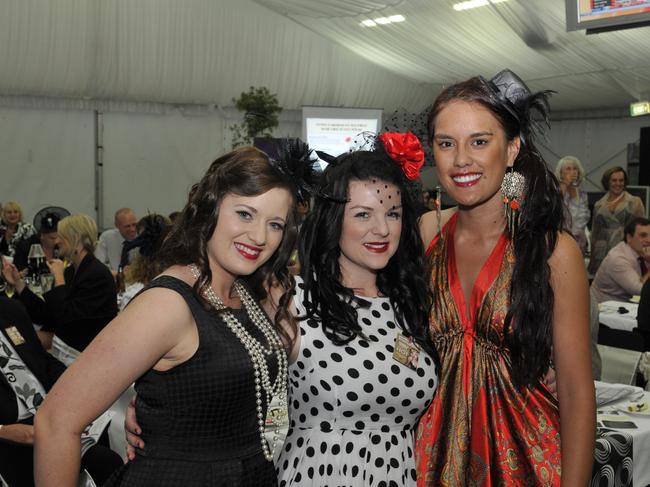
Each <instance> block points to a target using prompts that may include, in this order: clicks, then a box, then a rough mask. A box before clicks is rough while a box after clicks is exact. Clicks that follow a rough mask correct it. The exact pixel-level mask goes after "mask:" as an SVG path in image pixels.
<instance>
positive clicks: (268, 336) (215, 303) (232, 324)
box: [188, 264, 288, 462]
mask: <svg viewBox="0 0 650 487" xmlns="http://www.w3.org/2000/svg"><path fill="white" fill-rule="evenodd" d="M188 267H189V269H190V272H191V273H192V276H193V277H194V278H196V279H199V278H200V277H201V272H200V271H199V268H198V267H197V266H196V265H195V264H190V265H189V266H188ZM233 287H234V289H235V292H236V293H237V295H238V296H239V298H240V299H241V303H242V307H243V308H244V309H245V310H246V314H248V317H249V318H250V320H251V321H252V322H253V324H254V325H255V326H256V327H257V328H258V329H259V330H260V331H261V332H262V334H263V335H264V338H265V342H266V343H267V346H264V345H263V344H262V343H260V342H259V341H258V340H257V339H256V338H254V337H253V336H251V334H250V333H249V332H248V331H247V330H246V328H245V327H244V325H242V324H241V322H240V321H239V320H238V319H237V318H235V316H234V315H233V314H232V312H231V311H229V310H228V308H227V307H226V305H225V304H224V303H223V301H222V300H221V298H220V297H219V296H217V294H216V293H215V292H214V290H213V289H212V286H208V288H207V289H206V290H205V291H204V292H203V296H204V297H205V299H206V300H207V301H208V302H209V303H210V304H211V305H212V307H213V308H214V309H216V310H217V311H222V310H223V311H222V313H221V314H220V317H221V318H222V319H223V321H224V323H225V324H226V326H227V327H228V329H229V330H230V331H232V332H233V333H234V335H235V336H236V337H237V338H238V339H239V341H240V342H241V344H242V345H243V346H244V348H245V349H246V352H247V353H248V356H249V357H250V359H251V362H252V364H253V374H254V377H255V403H256V410H257V425H258V429H259V433H260V442H261V444H262V451H263V453H264V458H266V460H268V461H269V462H270V461H273V456H274V453H275V449H276V447H277V443H278V438H279V434H278V430H279V425H280V421H279V420H278V419H276V418H273V419H272V425H273V427H274V428H275V431H274V432H273V440H272V445H271V447H269V444H268V441H267V440H266V436H265V424H266V421H265V418H264V414H262V390H264V395H265V399H266V405H267V408H268V406H269V405H270V404H271V400H272V399H273V397H278V398H279V403H280V406H281V407H284V406H286V404H287V380H288V375H287V374H288V363H287V354H286V352H285V350H284V346H283V344H282V341H281V340H280V337H279V336H278V334H277V332H276V330H275V327H274V326H273V324H272V323H271V322H270V321H269V319H268V317H267V316H266V313H264V311H262V309H261V308H260V306H259V305H258V304H257V303H256V302H255V300H254V299H253V297H252V296H251V295H250V294H249V293H248V290H247V289H246V287H245V286H244V285H243V284H242V283H241V282H239V281H235V284H234V286H233ZM270 355H275V357H276V360H277V363H278V374H277V376H276V378H275V381H274V382H273V383H271V378H270V374H269V368H268V362H267V357H269V356H270ZM267 413H268V411H267Z"/></svg>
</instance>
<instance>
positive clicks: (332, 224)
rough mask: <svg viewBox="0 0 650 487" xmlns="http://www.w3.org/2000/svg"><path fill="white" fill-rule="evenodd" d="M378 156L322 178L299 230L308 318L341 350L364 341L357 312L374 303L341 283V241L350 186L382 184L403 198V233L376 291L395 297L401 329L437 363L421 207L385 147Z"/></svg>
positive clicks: (364, 155) (353, 156)
mask: <svg viewBox="0 0 650 487" xmlns="http://www.w3.org/2000/svg"><path fill="white" fill-rule="evenodd" d="M377 145H378V146H379V147H377V148H376V149H375V150H374V151H371V152H369V151H357V152H352V153H348V154H344V155H342V156H340V157H339V158H337V160H336V161H334V162H333V163H332V164H330V165H329V166H328V167H327V168H326V169H325V171H324V173H323V175H322V176H321V181H320V186H319V188H318V190H317V191H316V198H315V200H314V205H313V207H312V210H311V212H310V213H309V215H308V216H307V218H306V220H305V222H304V223H303V225H302V227H301V230H300V242H299V249H300V252H299V256H300V265H301V276H302V279H303V280H304V291H305V298H306V299H305V301H306V302H305V307H306V312H307V315H306V316H304V317H300V319H315V320H317V321H319V322H320V323H321V325H322V328H323V332H324V333H325V335H326V336H327V337H328V338H329V339H330V340H331V341H332V342H333V343H334V344H336V345H343V344H345V343H348V342H350V341H351V340H353V339H354V338H355V337H357V336H363V335H362V330H361V327H360V326H359V323H358V315H357V311H356V309H357V308H359V307H361V308H367V307H369V306H370V303H369V302H368V301H367V300H364V299H363V298H361V297H357V296H354V293H353V291H352V290H351V289H349V288H346V287H344V286H343V284H342V283H341V279H342V275H341V268H340V266H339V257H340V255H341V248H340V239H341V232H342V226H343V217H344V209H345V203H346V202H347V201H348V188H349V185H350V182H351V181H371V180H375V179H377V180H381V181H384V182H386V183H391V184H394V185H395V186H397V188H398V189H399V190H400V193H401V196H402V232H401V235H400V242H399V246H398V248H397V251H396V253H395V255H393V257H392V258H391V259H390V261H389V262H388V265H387V266H386V267H385V268H384V269H382V270H380V271H379V272H378V274H377V288H378V289H379V291H380V292H381V293H382V294H383V295H385V296H387V297H389V298H390V302H391V304H392V305H393V308H394V310H395V317H396V320H397V324H398V326H400V327H401V328H402V330H404V331H405V332H406V333H407V334H408V335H410V336H412V337H413V338H414V339H415V340H416V341H417V342H418V343H419V344H420V345H421V346H422V347H423V348H424V349H425V350H426V351H428V352H429V353H430V355H431V356H432V357H433V358H434V359H435V360H437V355H436V353H435V351H434V349H433V346H432V342H431V340H430V339H429V334H428V329H429V327H428V322H429V312H430V307H431V293H430V289H429V285H428V282H427V280H426V276H427V275H428V274H427V270H426V261H425V259H424V249H423V246H422V239H421V237H420V232H419V228H418V224H417V207H416V203H415V201H414V200H413V198H412V197H411V195H410V194H409V189H408V184H407V182H406V178H405V177H404V174H403V172H402V170H401V169H400V168H399V166H398V165H397V164H396V163H395V162H394V161H393V160H391V159H390V158H389V157H388V156H387V155H386V153H385V152H384V150H383V148H381V146H380V143H379V142H377Z"/></svg>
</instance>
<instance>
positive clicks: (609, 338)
mask: <svg viewBox="0 0 650 487" xmlns="http://www.w3.org/2000/svg"><path fill="white" fill-rule="evenodd" d="M598 343H599V344H601V345H608V346H610V347H616V348H625V349H627V350H634V351H637V352H644V351H645V340H644V337H643V335H641V334H640V333H638V332H637V331H636V329H635V330H633V331H627V330H616V329H614V328H610V327H609V326H607V325H603V324H602V323H601V324H600V327H599V329H598Z"/></svg>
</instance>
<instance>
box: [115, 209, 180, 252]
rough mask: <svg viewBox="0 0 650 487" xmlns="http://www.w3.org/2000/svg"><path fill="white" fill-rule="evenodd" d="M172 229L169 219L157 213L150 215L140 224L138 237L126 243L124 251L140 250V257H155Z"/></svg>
mask: <svg viewBox="0 0 650 487" xmlns="http://www.w3.org/2000/svg"><path fill="white" fill-rule="evenodd" d="M170 228H171V223H170V221H169V219H168V218H167V217H165V216H163V215H158V214H156V213H152V214H149V215H147V216H145V217H144V218H142V219H141V220H140V221H139V222H138V236H137V237H136V238H135V239H133V240H131V241H129V242H124V248H123V250H124V252H128V251H129V250H131V249H134V248H139V253H140V255H142V256H144V257H153V255H154V254H155V253H156V252H158V250H159V249H160V246H161V245H162V242H163V240H164V239H165V237H166V236H167V233H168V232H169V229H170Z"/></svg>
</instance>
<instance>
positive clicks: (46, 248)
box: [14, 213, 60, 271]
mask: <svg viewBox="0 0 650 487" xmlns="http://www.w3.org/2000/svg"><path fill="white" fill-rule="evenodd" d="M59 220H60V218H59V216H58V215H57V214H56V213H47V214H45V215H44V216H43V218H41V222H40V226H39V228H38V233H37V234H36V235H32V236H31V237H29V238H28V239H23V240H22V241H21V242H20V243H19V244H18V246H17V247H16V254H15V255H14V264H16V267H18V270H19V271H22V270H23V269H25V268H26V267H27V264H28V262H27V258H28V257H29V249H31V247H32V245H34V244H40V246H41V247H42V248H43V253H44V254H45V260H46V261H47V260H52V259H56V258H58V257H59V246H58V243H59V234H58V233H57V231H56V227H57V225H58V224H59Z"/></svg>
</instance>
